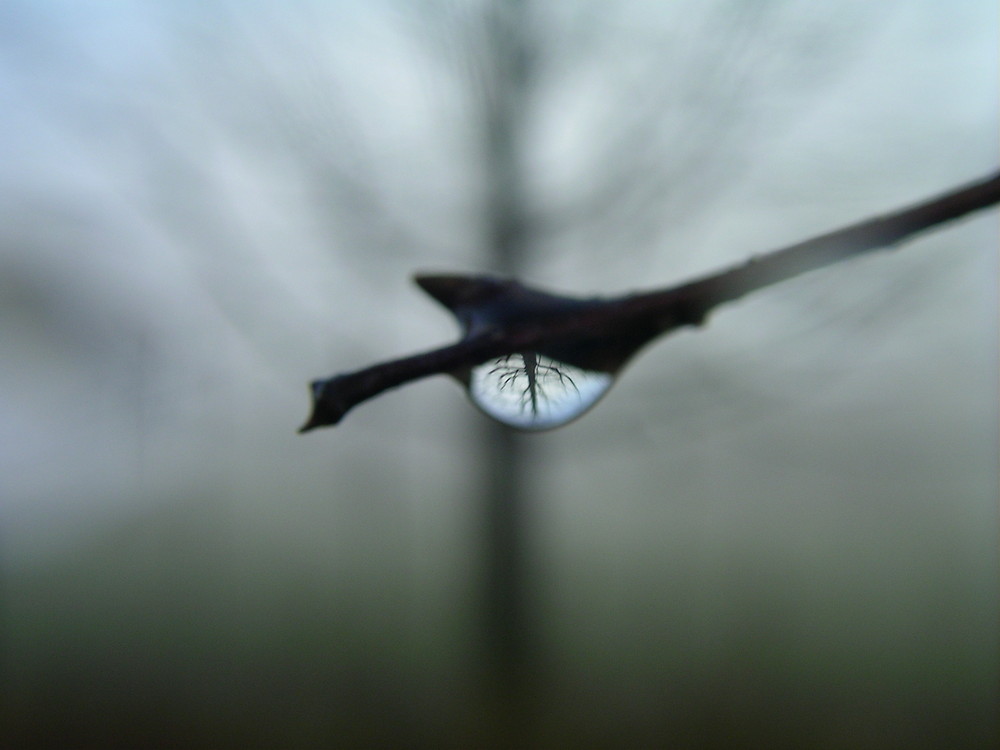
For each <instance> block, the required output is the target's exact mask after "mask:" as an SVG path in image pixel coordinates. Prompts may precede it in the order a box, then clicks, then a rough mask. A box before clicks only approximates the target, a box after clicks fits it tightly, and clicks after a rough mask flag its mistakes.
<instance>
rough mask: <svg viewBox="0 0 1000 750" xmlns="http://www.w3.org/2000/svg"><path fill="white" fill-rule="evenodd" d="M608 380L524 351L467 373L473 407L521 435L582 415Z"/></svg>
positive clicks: (604, 375)
mask: <svg viewBox="0 0 1000 750" xmlns="http://www.w3.org/2000/svg"><path fill="white" fill-rule="evenodd" d="M613 381H614V379H613V377H612V376H611V375H610V374H609V373H606V372H597V371H593V370H584V369H581V368H579V367H574V366H573V365H569V364H566V363H565V362H559V361H557V360H554V359H550V358H549V357H545V356H542V355H539V354H536V353H534V352H524V353H519V354H509V355H507V356H504V357H500V358H497V359H491V360H488V361H486V362H483V363H482V364H480V365H477V366H476V367H474V368H472V371H471V373H470V374H469V379H468V390H469V396H470V397H471V399H472V401H473V403H474V404H476V406H478V407H479V408H480V409H481V410H482V411H483V412H484V413H485V414H487V415H489V416H490V417H492V418H493V419H496V420H497V421H499V422H502V423H503V424H506V425H509V426H511V427H516V428H518V429H522V430H549V429H552V428H554V427H560V426H562V425H564V424H566V423H567V422H571V421H572V420H574V419H576V418H577V417H579V416H580V415H582V414H584V413H585V412H587V411H588V410H589V409H590V408H591V407H592V406H594V404H596V403H597V402H598V401H599V400H600V399H601V397H602V396H603V395H604V394H605V393H607V391H608V389H609V388H610V387H611V384H612V382H613Z"/></svg>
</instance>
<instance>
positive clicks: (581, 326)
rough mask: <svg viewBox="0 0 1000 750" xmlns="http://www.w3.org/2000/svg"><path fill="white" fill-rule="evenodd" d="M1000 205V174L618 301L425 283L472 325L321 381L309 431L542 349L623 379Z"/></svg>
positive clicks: (475, 280)
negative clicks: (848, 269) (768, 296)
mask: <svg viewBox="0 0 1000 750" xmlns="http://www.w3.org/2000/svg"><path fill="white" fill-rule="evenodd" d="M998 202H1000V173H997V174H995V175H992V176H990V177H988V178H985V179H983V180H980V181H978V182H975V183H973V184H970V185H966V186H963V187H960V188H957V189H954V190H952V191H949V192H948V193H945V194H943V195H940V196H937V197H935V198H931V199H929V200H926V201H923V202H921V203H918V204H916V205H913V206H910V207H907V208H903V209H900V210H898V211H895V212H893V213H891V214H886V215H883V216H878V217H875V218H872V219H868V220H866V221H862V222H860V223H857V224H854V225H851V226H849V227H846V228H843V229H839V230H836V231H833V232H829V233H827V234H823V235H820V236H818V237H814V238H812V239H809V240H806V241H804V242H800V243H797V244H795V245H790V246H788V247H785V248H781V249H778V250H774V251H772V252H769V253H767V254H765V255H761V256H756V257H753V258H751V259H750V260H748V261H746V262H745V263H743V264H741V265H739V266H736V267H734V268H731V269H728V270H724V271H721V272H719V273H715V274H712V275H710V276H706V277H703V278H701V279H696V280H694V281H690V282H688V283H685V284H681V285H679V286H675V287H671V288H668V289H661V290H656V291H651V292H645V293H639V294H629V295H624V296H621V297H615V298H608V299H601V298H597V299H579V298H572V297H565V296H561V295H556V294H549V293H547V292H542V291H539V290H535V289H531V288H530V287H527V286H524V285H523V284H520V283H519V282H517V281H514V280H510V279H498V278H492V277H488V276H418V277H417V278H416V280H417V283H419V284H420V285H421V286H422V287H424V289H425V290H426V291H428V292H429V293H430V294H432V296H434V297H435V298H436V299H438V301H439V302H441V303H442V304H444V305H445V306H446V307H448V308H449V309H450V310H452V312H453V313H455V315H456V317H457V318H458V319H459V322H460V323H461V324H462V325H463V329H464V335H463V337H462V338H461V339H460V340H459V341H458V342H457V343H454V344H451V345H450V346H445V347H442V348H439V349H434V350H432V351H428V352H423V353H420V354H414V355H412V356H409V357H405V358H402V359H397V360H392V361H389V362H383V363H380V364H376V365H373V366H371V367H367V368H365V369H363V370H358V371H355V372H350V373H345V374H341V375H335V376H333V377H331V378H328V379H324V380H316V381H313V383H312V385H311V387H312V395H313V411H312V415H311V416H310V418H309V420H308V421H307V422H306V423H305V424H304V425H303V426H302V428H301V429H300V430H299V432H308V431H310V430H313V429H315V428H317V427H324V426H328V425H335V424H337V423H338V422H340V420H341V419H343V417H344V415H345V414H347V412H348V411H350V410H351V409H352V408H353V407H355V406H357V405H358V404H359V403H361V402H363V401H365V400H367V399H369V398H372V397H374V396H377V395H378V394H380V393H382V392H383V391H386V390H388V389H390V388H394V387H396V386H400V385H403V384H405V383H408V382H411V381H413V380H417V379H420V378H424V377H427V376H429V375H436V374H451V375H455V376H457V377H459V378H462V377H464V373H467V372H468V370H469V369H470V368H471V367H473V366H475V365H477V364H479V363H481V362H484V361H486V360H489V359H492V358H495V357H502V356H504V355H507V354H511V353H516V352H523V351H537V352H541V353H542V354H545V355H547V356H550V357H552V358H553V359H557V360H560V361H563V362H567V363H569V364H572V365H575V366H578V367H582V368H584V369H592V370H600V371H603V372H610V373H614V372H616V371H617V370H619V369H620V368H621V367H622V366H623V365H624V364H625V363H626V362H627V361H628V360H629V359H630V358H631V357H632V356H633V355H634V354H635V353H636V352H637V351H638V350H639V349H641V348H642V347H643V346H644V345H645V344H647V343H649V342H650V341H651V340H653V339H654V338H657V337H658V336H661V335H663V334H666V333H669V332H671V331H673V330H675V329H677V328H680V327H683V326H687V325H701V324H702V323H703V322H704V321H705V319H706V318H707V316H708V315H709V313H710V312H711V311H712V310H713V309H714V308H715V307H717V306H718V305H720V304H722V303H724V302H731V301H732V300H735V299H738V298H740V297H743V296H745V295H747V294H749V293H751V292H754V291H757V290H758V289H762V288H764V287H767V286H770V285H771V284H776V283H778V282H780V281H786V280H788V279H791V278H794V277H796V276H799V275H800V274H803V273H807V272H809V271H813V270H816V269H819V268H823V267H824V266H828V265H832V264H833V263H837V262H839V261H842V260H846V259H849V258H852V257H855V256H857V255H861V254H863V253H866V252H870V251H873V250H877V249H880V248H884V247H889V246H892V245H895V244H897V243H899V242H902V241H903V240H906V239H909V238H911V237H912V236H913V235H915V234H917V233H919V232H922V231H924V230H927V229H930V228H932V227H936V226H938V225H940V224H943V223H945V222H948V221H952V220H954V219H958V218H960V217H962V216H965V215H967V214H969V213H972V212H974V211H978V210H981V209H983V208H987V207H989V206H993V205H995V204H997V203H998Z"/></svg>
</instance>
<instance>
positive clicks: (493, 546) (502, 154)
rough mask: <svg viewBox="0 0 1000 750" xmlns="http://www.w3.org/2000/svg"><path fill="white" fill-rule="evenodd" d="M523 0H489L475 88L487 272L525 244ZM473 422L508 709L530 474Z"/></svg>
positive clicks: (522, 253)
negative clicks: (480, 85) (479, 92)
mask: <svg viewBox="0 0 1000 750" xmlns="http://www.w3.org/2000/svg"><path fill="white" fill-rule="evenodd" d="M526 11H527V9H526V3H525V0H496V1H495V2H494V4H493V6H492V7H491V8H490V12H489V17H488V20H487V28H486V43H487V45H488V50H486V51H485V54H486V55H487V56H488V57H487V60H488V62H487V66H486V69H487V74H486V76H485V80H484V87H485V91H484V92H483V95H484V99H483V108H482V115H483V123H482V124H483V128H482V134H483V144H482V145H483V166H484V173H485V177H486V186H485V190H486V193H485V206H484V234H485V240H486V251H487V259H486V260H487V266H488V267H492V268H494V269H495V270H496V271H498V272H500V273H502V274H509V275H512V276H517V275H519V273H520V272H521V271H522V270H523V267H524V263H525V259H526V258H527V255H528V252H529V249H530V247H529V246H530V241H529V222H528V206H527V195H526V181H525V175H524V163H523V150H522V148H523V125H524V120H523V118H524V116H525V114H526V107H527V98H528V87H529V83H530V77H531V76H530V60H529V50H528V39H527V23H526V18H525V15H526ZM480 421H481V424H482V427H481V430H482V432H481V445H482V456H483V481H482V487H483V489H484V491H483V502H484V506H485V507H484V521H485V528H484V532H485V533H484V546H485V560H484V564H485V571H484V591H483V620H484V621H483V627H484V636H485V643H484V648H485V651H486V659H487V667H488V669H489V672H490V678H491V679H492V680H493V681H494V687H495V689H496V690H497V691H498V697H499V698H500V700H502V701H503V702H505V703H507V704H508V706H509V707H510V708H511V710H517V708H518V707H519V706H523V705H524V701H523V700H522V699H523V697H524V692H525V689H526V687H527V685H528V682H529V681H530V672H531V662H532V659H531V655H532V648H533V643H532V640H533V632H532V631H533V629H532V627H531V620H532V617H531V612H530V609H531V606H530V605H531V602H530V596H529V587H528V581H527V579H528V557H529V553H528V546H529V543H530V532H529V525H530V519H529V517H528V516H529V511H530V509H529V504H530V503H529V498H530V489H529V477H528V473H527V470H526V461H525V456H526V448H527V446H526V445H525V438H524V436H523V435H522V434H520V433H518V432H515V431H513V430H511V429H510V428H508V427H505V426H503V425H500V424H498V423H494V422H485V421H482V420H480Z"/></svg>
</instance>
